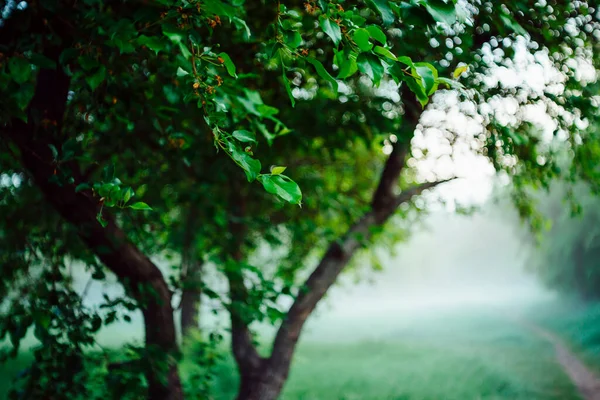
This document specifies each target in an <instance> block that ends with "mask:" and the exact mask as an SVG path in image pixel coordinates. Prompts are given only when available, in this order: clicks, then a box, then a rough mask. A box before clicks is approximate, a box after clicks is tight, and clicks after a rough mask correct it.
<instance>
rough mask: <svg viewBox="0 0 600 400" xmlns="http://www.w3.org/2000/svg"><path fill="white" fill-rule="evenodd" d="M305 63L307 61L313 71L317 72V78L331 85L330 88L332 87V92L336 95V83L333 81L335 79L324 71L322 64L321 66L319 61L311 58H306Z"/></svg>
mask: <svg viewBox="0 0 600 400" xmlns="http://www.w3.org/2000/svg"><path fill="white" fill-rule="evenodd" d="M306 61H308V62H309V63H311V64H312V65H313V66H314V67H315V70H316V71H317V74H319V76H320V77H321V78H323V79H325V80H326V81H328V82H329V83H331V86H333V91H334V92H336V93H337V91H338V83H337V81H336V80H335V78H334V77H333V76H331V75H330V74H329V72H327V70H326V69H325V67H324V66H323V64H321V62H320V61H318V60H316V59H314V58H312V57H306Z"/></svg>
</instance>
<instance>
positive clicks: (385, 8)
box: [369, 0, 395, 25]
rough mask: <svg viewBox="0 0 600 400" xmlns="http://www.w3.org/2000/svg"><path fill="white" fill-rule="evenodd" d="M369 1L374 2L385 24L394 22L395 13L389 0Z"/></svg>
mask: <svg viewBox="0 0 600 400" xmlns="http://www.w3.org/2000/svg"><path fill="white" fill-rule="evenodd" d="M369 2H370V3H372V4H373V6H375V8H376V9H377V11H378V12H379V14H381V19H382V20H383V23H384V24H385V25H389V24H391V23H392V22H394V19H395V18H394V13H393V12H392V9H391V8H390V5H389V2H388V1H387V0H370V1H369Z"/></svg>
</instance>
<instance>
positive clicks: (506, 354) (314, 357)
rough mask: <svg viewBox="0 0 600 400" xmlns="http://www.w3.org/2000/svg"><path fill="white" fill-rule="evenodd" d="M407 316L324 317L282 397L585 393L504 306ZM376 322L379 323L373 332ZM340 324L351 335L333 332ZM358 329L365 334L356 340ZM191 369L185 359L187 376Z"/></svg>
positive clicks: (226, 394)
mask: <svg viewBox="0 0 600 400" xmlns="http://www.w3.org/2000/svg"><path fill="white" fill-rule="evenodd" d="M598 310H599V315H600V308H599V309H598ZM400 319H401V318H399V317H396V316H393V315H381V316H370V317H369V318H366V317H365V318H357V319H356V320H354V321H345V322H344V321H337V324H336V326H335V327H332V326H331V324H327V323H326V322H327V321H321V322H320V323H319V324H317V325H316V328H315V329H312V330H311V332H310V335H308V336H307V338H305V340H304V341H303V342H301V343H300V345H299V348H298V351H297V354H296V357H295V359H294V364H293V367H292V370H291V374H290V379H289V381H288V383H287V385H286V387H285V390H284V393H283V395H282V397H281V398H282V400H352V399H356V400H359V399H360V400H384V399H385V400H476V399H479V400H481V399H486V400H492V399H498V400H500V399H511V400H520V399H522V400H536V399H540V400H543V399H548V400H551V399H556V400H559V399H560V400H575V399H579V397H578V395H577V394H576V393H575V389H574V387H573V385H572V384H571V383H570V382H569V380H568V378H567V377H566V375H565V374H564V373H563V372H562V370H561V369H560V366H559V365H558V364H557V362H556V361H555V358H554V352H553V349H552V347H551V346H550V345H549V344H547V343H546V342H544V341H543V340H540V339H538V338H537V337H535V336H534V335H532V334H531V333H530V332H529V331H527V330H525V329H524V328H521V327H520V326H517V325H514V324H511V323H510V322H508V321H507V320H506V319H505V318H503V317H502V316H501V314H494V313H489V312H481V311H475V310H470V311H464V312H460V313H447V314H445V315H432V316H430V317H420V318H412V319H411V320H410V321H408V320H407V319H406V318H404V319H403V321H402V323H397V321H398V320H400ZM319 325H323V332H325V330H326V331H327V335H326V338H325V336H324V338H325V339H320V335H319V329H318V328H319ZM566 325H568V324H566V323H565V326H566ZM369 326H377V327H378V328H377V329H375V330H373V331H371V332H370V333H371V334H370V335H369V334H368V333H369ZM384 326H385V327H386V328H385V329H382V327H384ZM336 331H337V332H340V333H342V332H343V333H345V335H344V337H346V338H348V339H347V340H341V341H335V340H332V338H334V337H335V333H336ZM352 332H360V333H361V334H360V335H359V334H358V333H357V334H356V335H355V339H354V340H352V339H350V338H351V337H352V334H351V333H352ZM24 364H26V360H24V359H22V358H20V359H18V360H16V361H15V362H11V363H10V364H8V365H6V366H2V367H0V393H1V392H2V390H4V388H5V387H6V386H7V385H8V381H10V379H11V378H10V377H11V376H14V373H15V371H18V370H19V369H20V368H22V366H23V365H24ZM189 370H190V366H189V365H183V366H182V373H183V374H184V376H185V374H186V373H188V372H189ZM217 372H218V374H217V375H218V376H217V379H216V381H215V382H214V394H215V397H214V398H215V400H230V399H232V398H234V395H235V392H236V389H237V374H236V372H235V367H234V365H233V362H232V360H231V359H229V358H228V359H225V360H224V361H223V362H221V363H220V364H219V365H218V369H217Z"/></svg>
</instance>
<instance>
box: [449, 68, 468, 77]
mask: <svg viewBox="0 0 600 400" xmlns="http://www.w3.org/2000/svg"><path fill="white" fill-rule="evenodd" d="M468 69H469V66H468V65H461V66H459V67H456V69H455V70H454V72H453V73H452V76H453V77H454V79H456V78H458V77H459V76H460V75H461V74H462V73H463V72H465V71H466V70H468Z"/></svg>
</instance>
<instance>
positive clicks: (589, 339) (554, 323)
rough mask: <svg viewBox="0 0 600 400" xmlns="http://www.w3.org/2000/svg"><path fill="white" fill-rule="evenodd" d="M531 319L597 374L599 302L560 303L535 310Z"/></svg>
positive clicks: (599, 356) (599, 340) (599, 366)
mask: <svg viewBox="0 0 600 400" xmlns="http://www.w3.org/2000/svg"><path fill="white" fill-rule="evenodd" d="M530 315H531V318H532V320H534V321H535V322H537V323H538V324H539V325H541V326H544V327H545V328H547V329H549V330H551V331H553V332H555V333H557V334H558V335H559V336H560V337H561V338H563V339H564V340H565V342H566V343H567V344H569V345H570V347H571V348H572V350H573V351H575V352H576V353H577V354H578V355H579V356H580V357H581V358H582V360H583V361H584V362H585V363H586V364H587V365H588V367H590V368H591V369H593V370H595V371H597V372H598V373H599V375H600V303H598V304H583V303H580V302H576V301H560V302H558V301H557V302H555V303H551V304H546V305H543V306H538V307H535V308H534V309H532V310H531V311H530Z"/></svg>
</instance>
